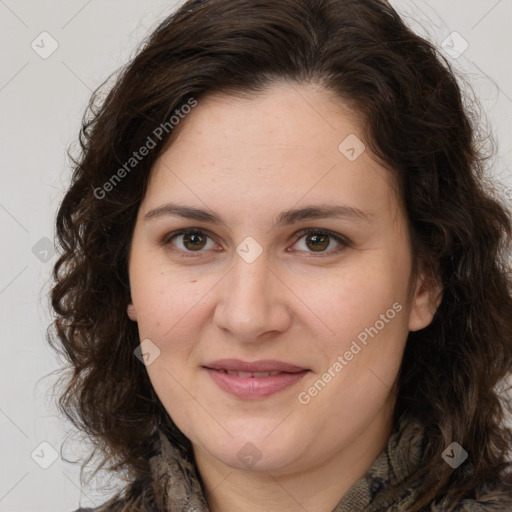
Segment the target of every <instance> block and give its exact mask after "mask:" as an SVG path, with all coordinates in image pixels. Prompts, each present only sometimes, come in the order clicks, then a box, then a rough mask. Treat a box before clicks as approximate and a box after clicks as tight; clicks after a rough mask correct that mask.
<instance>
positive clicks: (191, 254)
mask: <svg viewBox="0 0 512 512" xmlns="http://www.w3.org/2000/svg"><path fill="white" fill-rule="evenodd" d="M187 234H200V235H203V236H207V237H208V238H210V239H212V237H211V236H210V235H209V234H208V233H207V232H206V231H204V230H202V229H199V228H184V229H180V230H178V231H173V232H172V233H169V234H167V235H165V237H164V238H163V240H162V242H161V245H164V246H166V247H168V248H169V249H170V250H171V251H172V252H175V253H178V254H179V253H181V254H179V255H180V256H183V257H184V258H197V257H199V256H200V255H201V253H202V252H203V251H183V250H182V249H177V248H171V244H170V242H171V240H173V239H174V238H176V237H178V236H180V235H187ZM310 234H314V235H328V236H329V237H330V238H332V239H334V240H335V241H336V242H338V243H339V244H340V246H339V247H337V248H336V249H333V250H331V251H327V252H318V253H315V252H311V253H310V254H312V255H313V256H310V257H313V258H316V257H320V258H322V257H327V256H331V255H333V254H338V253H339V252H341V251H343V250H344V249H345V248H347V247H350V246H351V242H350V241H349V240H348V239H346V238H343V237H341V236H340V235H337V234H336V233H333V232H332V231H329V230H325V229H318V228H305V229H302V230H300V231H298V232H297V233H295V236H296V237H297V240H296V241H295V243H294V245H295V244H296V243H297V242H298V241H299V240H300V239H301V238H303V237H304V236H306V235H310ZM194 252H197V254H194Z"/></svg>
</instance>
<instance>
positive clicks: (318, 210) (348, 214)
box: [144, 203, 374, 229]
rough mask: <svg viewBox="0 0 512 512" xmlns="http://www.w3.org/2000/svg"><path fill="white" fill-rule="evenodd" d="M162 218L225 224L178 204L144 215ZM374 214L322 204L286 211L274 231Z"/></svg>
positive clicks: (205, 212) (216, 217)
mask: <svg viewBox="0 0 512 512" xmlns="http://www.w3.org/2000/svg"><path fill="white" fill-rule="evenodd" d="M161 217H180V218H183V219H189V220H195V221H200V222H209V223H211V224H224V225H226V223H225V222H224V220H223V218H222V217H221V216H220V215H217V214H216V213H214V212H211V211H208V210H202V209H200V208H195V207H190V206H184V205H180V204H176V203H166V204H163V205H161V206H158V207H156V208H154V209H152V210H150V211H149V212H147V213H146V214H145V215H144V220H152V219H157V218H161ZM373 217H374V214H373V213H372V212H369V211H363V210H360V209H359V208H354V207H352V206H342V205H331V204H320V205H311V206H306V207H304V208H296V209H290V210H284V211H282V212H281V213H279V215H278V216H277V218H276V219H275V220H274V223H273V225H272V229H274V228H276V227H283V226H289V225H292V224H296V223H297V222H301V221H303V220H309V219H328V218H347V219H349V220H362V221H365V222H370V221H371V219H372V218H373Z"/></svg>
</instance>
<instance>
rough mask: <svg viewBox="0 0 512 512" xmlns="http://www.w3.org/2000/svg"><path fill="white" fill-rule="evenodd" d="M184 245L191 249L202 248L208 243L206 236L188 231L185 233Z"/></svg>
mask: <svg viewBox="0 0 512 512" xmlns="http://www.w3.org/2000/svg"><path fill="white" fill-rule="evenodd" d="M183 245H184V246H185V247H186V248H187V249H189V250H191V251H196V250H198V249H202V248H203V247H204V246H205V245H206V237H205V236H203V235H201V234H200V233H186V234H185V235H183Z"/></svg>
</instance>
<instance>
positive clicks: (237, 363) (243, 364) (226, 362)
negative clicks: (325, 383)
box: [204, 359, 307, 373]
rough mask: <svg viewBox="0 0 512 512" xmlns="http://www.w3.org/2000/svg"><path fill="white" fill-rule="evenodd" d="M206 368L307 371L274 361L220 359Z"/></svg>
mask: <svg viewBox="0 0 512 512" xmlns="http://www.w3.org/2000/svg"><path fill="white" fill-rule="evenodd" d="M204 367H205V368H211V369H213V370H233V371H239V372H287V373H297V372H302V371H304V370H307V368H302V367H300V366H295V365H294V364H289V363H283V362H282V361H275V360H272V359H262V360H261V361H253V362H252V363H250V362H247V361H242V360H240V359H218V360H217V361H213V362H211V363H208V364H205V365H204Z"/></svg>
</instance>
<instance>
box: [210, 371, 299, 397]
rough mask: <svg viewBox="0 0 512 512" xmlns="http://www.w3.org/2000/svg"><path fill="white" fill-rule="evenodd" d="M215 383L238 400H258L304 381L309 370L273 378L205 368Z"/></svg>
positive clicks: (281, 374) (282, 374)
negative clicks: (244, 375)
mask: <svg viewBox="0 0 512 512" xmlns="http://www.w3.org/2000/svg"><path fill="white" fill-rule="evenodd" d="M205 370H206V371H207V372H208V374H209V375H210V377H211V378H212V379H213V381H214V382H215V383H216V384H217V385H218V386H219V387H220V388H221V389H222V390H223V391H226V392H227V393H230V394H232V395H235V396H236V397H238V398H244V399H257V398H265V397H267V396H270V395H273V394H274V393H277V392H278V391H281V390H282V389H285V388H287V387H289V386H292V385H293V384H295V383H296V382H298V381H299V380H301V379H302V377H304V375H306V373H308V371H309V370H304V371H302V372H297V373H280V374H279V375H273V376H271V377H247V378H243V377H238V376H236V375H230V374H229V373H224V372H223V371H220V370H212V369H211V368H205Z"/></svg>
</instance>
